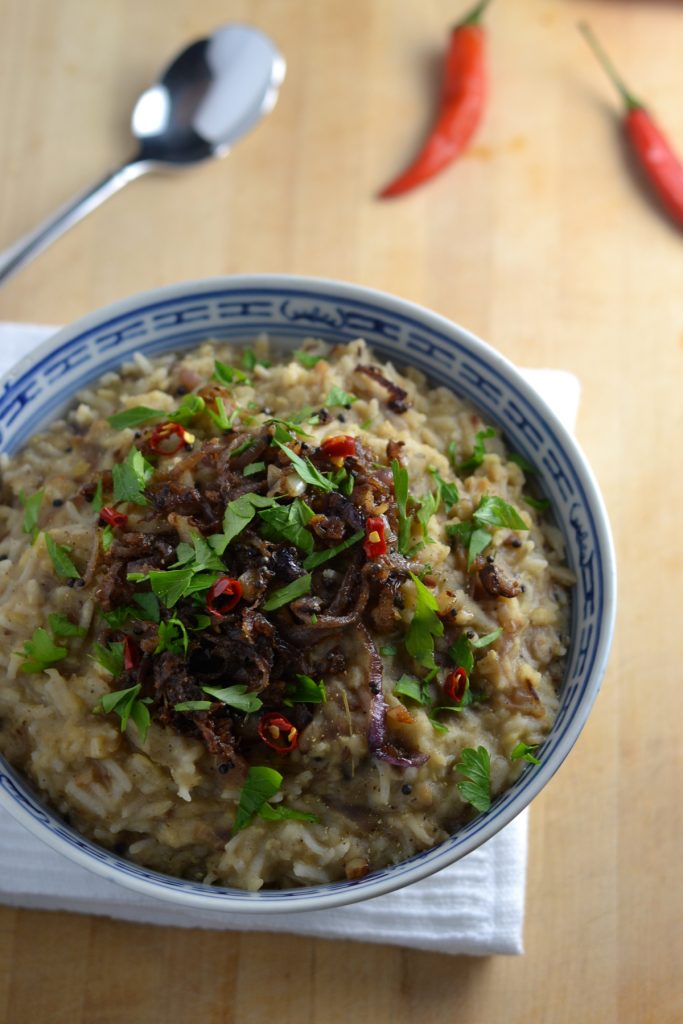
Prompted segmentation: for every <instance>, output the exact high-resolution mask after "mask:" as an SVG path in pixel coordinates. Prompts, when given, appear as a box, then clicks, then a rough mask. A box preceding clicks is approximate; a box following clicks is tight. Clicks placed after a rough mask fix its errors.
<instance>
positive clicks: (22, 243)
mask: <svg viewBox="0 0 683 1024" xmlns="http://www.w3.org/2000/svg"><path fill="white" fill-rule="evenodd" d="M148 170H150V164H149V162H148V161H146V160H132V161H130V162H129V163H126V164H123V165H122V166H121V167H119V168H118V169H117V170H115V171H114V172H113V173H112V174H107V175H106V176H105V177H104V178H102V180H101V181H98V182H97V184H96V185H93V186H92V187H91V188H89V189H87V190H86V191H85V192H81V193H80V195H78V196H76V197H75V198H74V199H72V200H71V202H68V203H65V204H64V206H61V207H60V208H59V209H58V210H57V211H56V212H55V213H53V214H52V216H51V217H48V218H47V219H46V220H44V221H43V223H42V224H39V225H38V227H37V228H34V229H33V231H29V232H28V234H26V235H24V236H23V238H20V239H19V240H18V241H17V242H15V243H14V245H11V246H10V247H9V248H8V249H5V251H4V252H1V253H0V284H3V283H4V282H5V281H6V280H7V278H8V277H10V276H11V275H12V274H13V273H14V272H15V270H19V268H20V267H23V266H24V264H25V263H28V262H29V261H30V260H32V259H33V258H34V257H35V256H37V255H38V253H40V252H42V250H43V249H45V248H46V247H47V246H48V245H50V244H51V243H52V242H54V241H55V240H56V239H57V238H59V236H60V235H62V234H64V232H65V231H68V229H69V228H70V227H73V225H74V224H78V222H79V220H83V218H84V217H85V216H86V215H87V214H88V213H90V212H91V211H92V210H94V209H95V208H96V207H97V206H99V205H100V203H103V202H104V201H105V199H109V197H110V196H113V195H114V193H115V192H118V191H119V189H121V188H123V186H124V185H127V184H128V182H129V181H134V179H135V178H139V177H140V175H142V174H145V172H146V171H148Z"/></svg>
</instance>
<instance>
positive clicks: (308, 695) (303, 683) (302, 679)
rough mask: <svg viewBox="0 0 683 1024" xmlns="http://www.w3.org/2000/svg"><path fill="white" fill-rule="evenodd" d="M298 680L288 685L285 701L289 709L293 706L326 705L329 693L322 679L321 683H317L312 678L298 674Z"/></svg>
mask: <svg viewBox="0 0 683 1024" xmlns="http://www.w3.org/2000/svg"><path fill="white" fill-rule="evenodd" d="M296 678H297V682H296V683H289V684H288V685H287V694H286V696H285V701H284V702H285V704H286V705H287V707H290V708H291V707H292V705H293V704H325V703H326V701H327V692H326V690H325V683H324V682H323V680H322V679H321V680H320V682H319V683H316V681H315V679H311V677H310V676H303V675H298V674H297V677H296Z"/></svg>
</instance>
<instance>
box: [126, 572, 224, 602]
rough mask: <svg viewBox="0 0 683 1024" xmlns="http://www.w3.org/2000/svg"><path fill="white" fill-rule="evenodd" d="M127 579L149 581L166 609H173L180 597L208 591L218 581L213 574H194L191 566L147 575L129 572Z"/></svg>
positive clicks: (137, 581)
mask: <svg viewBox="0 0 683 1024" xmlns="http://www.w3.org/2000/svg"><path fill="white" fill-rule="evenodd" d="M127 578H128V579H129V580H131V581H132V582H135V583H139V582H140V581H141V580H149V582H150V584H151V587H152V591H153V592H154V594H155V595H156V597H158V598H159V600H160V601H161V602H163V604H165V605H166V607H167V608H173V607H174V605H176V604H177V603H178V601H179V600H180V598H181V597H186V596H187V595H188V594H196V593H197V592H199V591H201V590H208V589H209V587H212V586H213V585H214V583H215V582H216V580H217V579H218V577H217V575H216V574H215V573H202V572H200V573H195V571H194V569H193V568H192V567H191V566H189V567H188V568H186V569H154V570H152V572H150V573H148V574H145V573H141V572H129V573H128V577H127Z"/></svg>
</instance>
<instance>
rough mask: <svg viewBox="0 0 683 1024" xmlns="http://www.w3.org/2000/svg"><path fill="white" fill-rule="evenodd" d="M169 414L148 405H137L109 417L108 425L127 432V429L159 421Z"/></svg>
mask: <svg viewBox="0 0 683 1024" xmlns="http://www.w3.org/2000/svg"><path fill="white" fill-rule="evenodd" d="M164 416H168V413H166V412H162V411H161V410H160V409H150V408H149V406H147V405H136V406H135V407H134V408H132V409H124V410H123V412H117V413H114V415H113V416H109V417H107V423H108V424H109V426H110V427H113V428H114V430H125V428H126V427H139V426H141V425H142V424H143V423H148V422H149V421H150V420H158V419H160V418H162V417H164Z"/></svg>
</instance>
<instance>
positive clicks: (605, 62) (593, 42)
mask: <svg viewBox="0 0 683 1024" xmlns="http://www.w3.org/2000/svg"><path fill="white" fill-rule="evenodd" d="M579 32H580V33H581V35H582V36H583V38H584V39H585V40H586V42H587V43H588V45H589V46H590V48H591V50H592V51H593V53H594V55H595V57H596V58H597V60H598V63H599V64H600V65H601V66H602V68H603V70H604V71H605V72H606V74H607V76H608V77H609V78H610V79H611V80H612V82H613V84H614V85H615V86H616V88H617V90H618V91H619V93H620V94H621V98H622V99H623V101H624V103H625V104H626V107H627V109H628V110H638V109H639V108H641V107H642V106H643V104H642V103H640V102H639V101H638V100H637V99H636V98H635V96H634V95H633V93H632V92H631V91H630V90H629V88H628V87H627V85H626V83H625V82H624V80H623V78H622V77H621V75H620V74H619V72H618V71H617V69H616V68H615V66H614V64H613V63H612V61H611V60H610V58H609V57H608V56H607V53H606V51H605V50H604V49H603V47H602V46H601V44H600V42H599V40H598V37H597V36H596V35H595V32H593V29H592V28H591V27H590V25H589V24H588V23H587V22H585V21H581V22H579Z"/></svg>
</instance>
